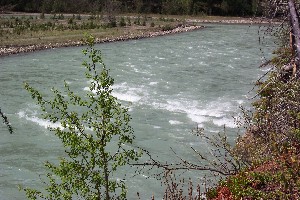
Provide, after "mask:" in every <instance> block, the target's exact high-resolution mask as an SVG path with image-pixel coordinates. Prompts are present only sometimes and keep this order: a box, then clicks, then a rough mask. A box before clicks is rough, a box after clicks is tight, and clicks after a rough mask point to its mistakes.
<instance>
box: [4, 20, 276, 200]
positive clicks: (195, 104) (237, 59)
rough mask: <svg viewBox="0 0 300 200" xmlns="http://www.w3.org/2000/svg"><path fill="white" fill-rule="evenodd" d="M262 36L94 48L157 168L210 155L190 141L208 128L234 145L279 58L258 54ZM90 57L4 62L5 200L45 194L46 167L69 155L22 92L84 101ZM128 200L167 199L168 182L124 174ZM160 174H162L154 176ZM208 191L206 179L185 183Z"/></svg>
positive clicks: (236, 32)
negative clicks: (66, 91) (244, 112)
mask: <svg viewBox="0 0 300 200" xmlns="http://www.w3.org/2000/svg"><path fill="white" fill-rule="evenodd" d="M258 29H259V27H258V26H247V25H209V26H207V28H205V29H202V30H198V31H194V32H189V33H182V34H177V35H170V36H164V37H157V38H152V39H143V40H136V41H127V42H118V43H109V44H100V45H96V48H98V49H101V50H102V53H103V59H104V62H105V63H106V65H107V66H108V67H109V68H110V69H111V71H110V72H111V75H112V77H114V79H115V85H114V95H115V96H116V97H117V98H118V99H119V100H120V101H122V102H123V103H124V104H125V105H128V106H129V107H130V114H131V116H132V121H131V125H132V127H133V128H134V131H135V134H136V141H135V143H134V145H135V146H139V147H142V148H144V149H147V150H148V151H149V152H151V154H152V155H153V156H155V157H157V159H159V160H161V161H163V162H165V161H167V162H174V161H175V160H176V159H177V157H176V155H174V153H173V152H172V151H171V148H173V149H174V150H176V152H177V153H178V154H179V155H180V156H181V157H183V158H185V159H188V160H189V159H190V160H195V155H194V154H193V152H192V150H191V148H190V147H191V146H192V147H194V148H195V149H197V150H198V151H206V150H207V148H208V145H207V144H206V143H205V142H202V141H200V140H199V139H198V138H197V137H195V136H194V135H192V134H191V131H192V129H193V128H195V127H197V126H199V127H203V128H204V129H205V131H206V133H207V134H215V133H217V132H218V131H222V130H223V126H224V125H226V127H227V132H228V134H229V136H230V137H231V140H232V141H234V138H235V135H236V134H235V133H237V132H238V129H237V128H236V125H235V123H234V119H233V117H234V116H238V114H239V106H241V105H242V106H248V105H250V101H249V100H248V98H249V97H251V96H252V95H253V93H250V94H248V92H249V91H250V90H251V89H252V87H253V84H254V82H255V81H256V80H257V79H258V78H259V77H260V76H261V75H262V74H263V73H264V71H266V69H259V68H258V66H259V65H260V64H261V62H262V61H263V60H264V59H265V57H267V58H269V57H270V56H271V52H272V50H273V49H274V47H275V45H274V43H273V42H272V39H271V37H266V38H265V40H264V43H263V44H259V40H258V34H257V31H258ZM81 49H82V47H76V48H60V49H53V50H45V51H40V52H36V53H30V54H21V55H14V56H9V57H3V58H0V83H1V87H0V106H1V108H2V110H3V111H4V112H5V113H6V115H7V116H8V118H9V120H10V122H11V124H12V126H13V128H14V134H12V135H10V134H9V133H8V131H7V129H6V127H5V126H4V125H1V126H0V134H1V139H0V199H1V200H2V199H3V200H15V199H18V200H22V199H24V198H25V195H24V193H22V192H19V191H18V185H22V186H25V187H33V188H39V187H42V184H41V180H40V177H39V176H40V175H41V174H45V172H46V171H45V168H44V166H43V163H44V162H45V161H46V160H49V161H53V162H55V161H56V160H57V157H59V156H60V155H62V151H63V149H62V147H61V145H60V143H59V141H58V140H57V138H56V137H55V136H54V135H53V134H52V133H50V132H49V131H48V130H47V127H48V126H51V123H49V122H48V121H46V120H44V119H42V117H41V115H40V114H41V112H40V110H39V108H38V107H37V106H36V105H35V103H34V102H33V100H32V99H31V97H30V95H29V94H28V93H27V92H26V91H25V90H24V89H23V82H28V83H29V84H31V85H32V86H33V87H35V88H38V89H39V90H40V91H42V93H44V94H45V95H46V96H49V95H50V89H51V88H52V87H56V88H62V86H63V80H66V81H67V82H68V83H69V84H70V86H71V87H73V88H76V89H77V90H78V91H79V92H80V91H81V92H84V90H85V89H86V87H87V85H88V83H87V80H86V79H85V78H84V76H83V72H84V71H83V67H82V66H81V63H82V60H83V56H82V54H81ZM122 170H123V171H121V172H120V174H116V176H120V178H122V177H121V174H123V173H124V172H125V171H126V174H127V176H126V183H127V186H128V188H129V193H128V199H137V197H136V193H137V192H139V193H140V195H141V197H142V199H150V197H151V195H152V194H155V196H156V199H161V198H162V195H163V188H162V186H161V184H160V181H157V180H156V179H155V177H154V176H151V175H150V174H151V173H152V172H150V174H149V173H142V174H138V175H136V176H133V175H134V170H133V169H131V168H130V169H128V168H124V169H122ZM153 173H155V172H153ZM185 176H191V178H192V179H193V180H194V182H201V181H202V179H203V176H204V173H203V172H196V173H191V174H189V173H187V174H185Z"/></svg>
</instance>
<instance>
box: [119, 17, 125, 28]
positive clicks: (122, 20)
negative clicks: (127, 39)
mask: <svg viewBox="0 0 300 200" xmlns="http://www.w3.org/2000/svg"><path fill="white" fill-rule="evenodd" d="M119 26H121V27H123V26H126V22H125V19H124V17H121V19H120V22H119Z"/></svg>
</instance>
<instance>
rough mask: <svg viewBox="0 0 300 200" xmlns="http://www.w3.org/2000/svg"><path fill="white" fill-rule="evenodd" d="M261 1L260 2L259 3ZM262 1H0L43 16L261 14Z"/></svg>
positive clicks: (6, 7)
mask: <svg viewBox="0 0 300 200" xmlns="http://www.w3.org/2000/svg"><path fill="white" fill-rule="evenodd" d="M259 2H260V3H259ZM261 5H263V4H262V3H261V0H119V1H117V0H1V1H0V8H1V10H2V11H5V10H12V11H22V12H44V13H60V12H64V13H83V12H89V13H91V12H94V13H96V12H105V11H107V12H111V11H112V10H113V11H114V12H119V13H131V12H134V13H157V14H176V15H231V16H249V15H253V14H256V15H260V14H261V12H262V6H261Z"/></svg>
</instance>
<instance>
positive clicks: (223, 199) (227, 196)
mask: <svg viewBox="0 0 300 200" xmlns="http://www.w3.org/2000/svg"><path fill="white" fill-rule="evenodd" d="M213 200H233V196H232V194H231V192H230V190H229V188H228V187H219V188H218V196H217V197H216V198H214V199H213Z"/></svg>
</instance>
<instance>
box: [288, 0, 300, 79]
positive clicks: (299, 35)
mask: <svg viewBox="0 0 300 200" xmlns="http://www.w3.org/2000/svg"><path fill="white" fill-rule="evenodd" d="M288 5H289V12H290V23H291V27H292V34H293V35H292V36H293V50H294V52H295V64H296V70H295V73H296V77H297V78H298V79H299V78H300V74H299V72H300V70H299V66H300V27H299V17H298V13H297V10H296V7H295V2H294V0H289V3H288Z"/></svg>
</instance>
